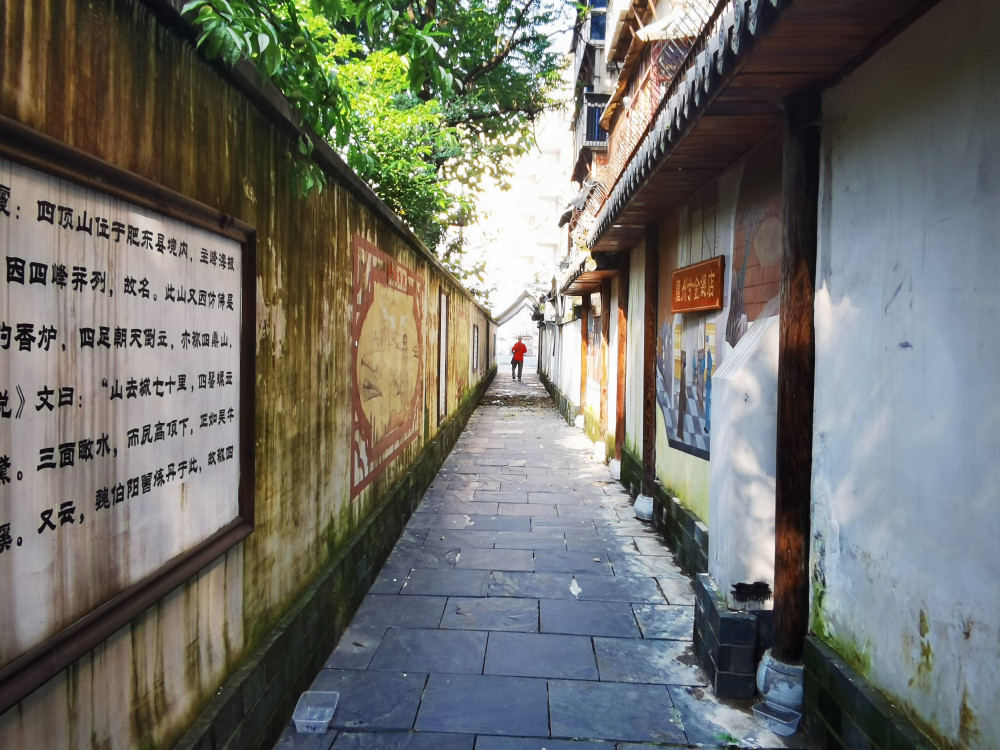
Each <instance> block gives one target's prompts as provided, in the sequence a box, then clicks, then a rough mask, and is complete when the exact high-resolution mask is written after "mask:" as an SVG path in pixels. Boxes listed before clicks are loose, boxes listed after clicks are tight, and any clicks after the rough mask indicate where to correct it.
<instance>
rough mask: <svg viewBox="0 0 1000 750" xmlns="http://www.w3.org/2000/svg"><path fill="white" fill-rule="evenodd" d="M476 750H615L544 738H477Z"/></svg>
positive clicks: (604, 744)
mask: <svg viewBox="0 0 1000 750" xmlns="http://www.w3.org/2000/svg"><path fill="white" fill-rule="evenodd" d="M476 750H615V745H614V743H613V742H599V741H596V740H589V741H576V740H553V739H546V738H544V737H479V739H477V740H476Z"/></svg>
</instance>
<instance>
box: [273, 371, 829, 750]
mask: <svg viewBox="0 0 1000 750" xmlns="http://www.w3.org/2000/svg"><path fill="white" fill-rule="evenodd" d="M505 373H506V374H507V377H506V378H505V377H504V375H505ZM591 452H592V445H591V443H590V442H589V441H588V440H587V439H586V437H585V436H584V435H583V433H582V432H581V431H580V430H578V429H576V428H574V427H572V426H570V425H567V424H566V422H565V420H563V419H562V418H561V417H560V416H559V414H558V413H557V412H556V411H555V409H554V408H553V407H552V404H551V401H550V400H549V399H548V396H547V394H546V393H545V390H544V388H542V386H541V384H540V383H539V381H538V377H537V376H536V375H535V374H534V373H533V372H532V373H528V372H525V373H524V381H523V382H513V383H512V382H511V380H510V376H509V370H507V369H505V368H504V367H501V368H500V372H499V373H498V375H497V378H496V380H495V381H494V383H493V385H492V386H491V388H490V390H489V391H488V392H487V394H486V396H485V398H484V400H483V402H482V404H481V405H480V407H479V408H478V409H477V410H476V412H475V413H474V414H473V416H472V418H471V419H470V421H469V424H468V426H467V428H466V430H465V432H464V433H463V434H462V436H461V438H460V439H459V441H458V443H457V445H456V446H455V449H454V450H453V451H452V454H451V455H450V456H449V457H448V460H447V461H446V463H445V465H444V466H443V467H442V469H441V472H440V473H439V475H438V477H437V479H436V480H435V481H434V483H433V485H432V486H431V488H430V489H429V490H428V492H427V494H426V495H425V497H424V499H423V501H422V503H421V504H420V506H419V507H418V509H417V511H416V513H415V514H414V516H413V518H412V520H411V521H410V523H409V524H408V526H407V528H406V532H405V533H404V535H403V537H402V538H401V539H400V540H399V543H398V544H397V545H396V547H395V549H394V551H393V553H392V554H391V556H390V557H389V560H388V561H387V562H386V564H385V567H384V568H383V570H382V571H381V574H380V575H379V578H378V580H377V581H376V582H375V584H374V585H373V586H372V587H371V589H370V591H369V593H368V596H367V597H366V598H365V600H364V602H363V603H362V605H361V608H360V609H359V610H358V612H357V615H356V616H355V617H354V620H353V621H352V623H351V625H350V628H349V629H348V630H347V631H346V633H345V634H344V636H343V638H342V639H341V640H340V643H339V644H338V646H337V648H336V649H335V650H334V651H333V653H332V654H331V655H330V658H329V659H328V660H327V662H326V664H325V665H324V668H323V669H322V671H321V672H320V673H319V675H317V677H316V680H315V681H314V683H313V685H312V688H311V689H313V690H335V691H337V692H339V693H340V702H339V704H338V707H337V711H336V714H335V715H334V718H333V723H332V725H331V728H330V731H328V732H327V733H326V734H323V735H308V734H298V733H296V732H295V730H294V728H292V727H291V726H290V727H289V729H288V730H286V731H285V733H284V734H283V735H282V737H281V739H280V740H279V742H278V744H277V745H276V750H277V749H280V750H290V749H291V748H296V749H298V748H309V749H310V750H329V749H330V748H331V747H332V748H333V750H351V749H354V748H371V749H374V750H638V749H639V748H647V747H674V748H678V747H692V746H708V747H726V746H727V742H730V743H732V744H730V745H728V746H729V747H745V748H811V747H812V745H811V744H810V743H809V741H808V740H807V739H806V738H804V737H802V736H797V737H791V738H781V737H777V736H775V735H773V734H771V733H769V732H767V731H765V730H763V729H761V728H760V727H758V726H757V725H756V724H755V723H754V721H753V718H752V715H751V713H750V710H749V706H748V705H740V706H730V705H723V704H720V703H719V702H718V701H716V700H715V699H714V697H713V696H712V694H711V691H710V689H709V688H707V687H706V684H705V681H704V679H703V677H702V674H701V672H700V670H699V669H698V667H697V666H696V663H695V659H694V657H693V653H692V645H691V633H692V626H693V610H694V606H693V605H694V598H693V593H692V588H691V583H690V580H689V578H687V577H686V576H685V575H684V574H682V573H681V571H680V570H679V569H678V567H677V566H676V565H675V563H674V559H673V557H672V555H671V554H670V551H669V550H668V549H667V548H666V547H665V546H664V545H663V544H662V543H661V542H660V541H659V538H658V536H657V534H656V533H655V532H654V531H653V530H652V528H651V526H650V525H649V524H648V523H646V522H642V521H639V520H637V519H636V518H635V517H634V514H633V511H632V506H631V502H630V498H629V496H628V494H627V493H626V492H625V491H624V490H623V488H622V487H621V485H620V484H619V483H617V482H615V481H614V480H612V478H611V477H610V475H609V474H608V471H607V467H606V466H604V465H603V464H601V463H598V462H595V461H593V460H592V459H591Z"/></svg>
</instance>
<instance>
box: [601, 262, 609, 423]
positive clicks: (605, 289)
mask: <svg viewBox="0 0 1000 750" xmlns="http://www.w3.org/2000/svg"><path fill="white" fill-rule="evenodd" d="M610 302H611V282H610V281H604V282H602V283H601V363H600V367H601V370H600V372H601V437H602V439H603V437H604V435H605V434H606V433H607V431H608V337H609V336H610V334H611V310H609V309H608V305H609V304H610Z"/></svg>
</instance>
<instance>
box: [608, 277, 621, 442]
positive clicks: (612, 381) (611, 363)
mask: <svg viewBox="0 0 1000 750" xmlns="http://www.w3.org/2000/svg"><path fill="white" fill-rule="evenodd" d="M618 284H619V277H618V276H615V277H614V278H613V279H612V280H611V294H609V295H608V299H609V302H608V311H607V313H606V314H607V315H610V316H611V320H610V322H611V325H610V326H609V327H608V434H609V435H612V434H614V431H615V419H616V416H617V414H616V412H615V408H616V406H615V404H616V403H617V398H618ZM609 458H614V456H609Z"/></svg>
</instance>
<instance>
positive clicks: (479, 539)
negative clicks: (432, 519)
mask: <svg viewBox="0 0 1000 750" xmlns="http://www.w3.org/2000/svg"><path fill="white" fill-rule="evenodd" d="M499 533H500V532H499V531H469V530H468V529H460V530H458V531H451V530H448V531H445V530H444V529H438V530H435V531H434V532H433V533H429V534H428V535H427V538H426V539H425V540H424V546H425V547H449V548H459V549H466V548H468V547H479V548H481V549H492V548H493V545H494V543H495V542H496V538H497V534H499Z"/></svg>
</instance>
